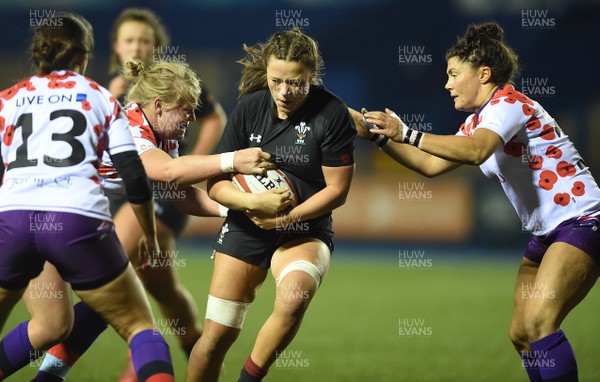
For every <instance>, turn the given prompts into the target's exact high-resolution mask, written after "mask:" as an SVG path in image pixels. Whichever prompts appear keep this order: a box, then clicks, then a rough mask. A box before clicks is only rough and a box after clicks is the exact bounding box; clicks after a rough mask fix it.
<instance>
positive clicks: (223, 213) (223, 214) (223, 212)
mask: <svg viewBox="0 0 600 382" xmlns="http://www.w3.org/2000/svg"><path fill="white" fill-rule="evenodd" d="M217 205H218V207H219V216H220V217H222V218H226V217H227V212H229V208H227V207H225V206H224V205H222V204H218V203H217Z"/></svg>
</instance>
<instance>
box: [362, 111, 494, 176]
mask: <svg viewBox="0 0 600 382" xmlns="http://www.w3.org/2000/svg"><path fill="white" fill-rule="evenodd" d="M365 118H366V121H367V123H372V124H374V125H376V126H377V127H378V128H374V129H370V130H369V131H370V132H371V133H373V134H381V135H385V136H386V137H388V138H390V139H392V140H393V141H394V142H397V143H405V144H410V145H413V146H416V147H418V148H419V149H420V150H421V151H424V152H426V153H429V154H431V155H434V156H436V157H438V158H442V159H445V160H447V161H452V162H456V163H463V164H472V165H477V166H478V165H480V164H482V163H483V162H485V161H486V160H487V159H488V158H489V157H490V156H491V155H492V153H494V151H496V150H497V149H498V148H499V147H500V146H502V138H500V136H499V135H498V134H496V133H494V132H493V131H491V130H489V129H477V130H476V131H475V133H474V134H473V136H472V137H465V136H459V135H436V134H429V133H422V132H418V131H415V130H411V129H409V128H407V126H406V125H405V124H404V123H403V122H402V121H401V120H400V118H399V117H398V116H397V115H396V113H394V112H393V111H392V110H390V109H387V108H386V109H385V113H383V112H367V113H365ZM394 120H395V122H394Z"/></svg>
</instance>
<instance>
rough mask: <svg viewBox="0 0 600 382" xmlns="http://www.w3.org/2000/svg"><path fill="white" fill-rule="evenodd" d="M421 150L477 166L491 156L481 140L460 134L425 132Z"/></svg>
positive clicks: (452, 160) (449, 159)
mask: <svg viewBox="0 0 600 382" xmlns="http://www.w3.org/2000/svg"><path fill="white" fill-rule="evenodd" d="M421 150H422V151H424V152H426V153H429V154H431V155H435V156H436V157H439V158H442V159H446V160H448V161H451V162H457V163H462V164H471V165H477V166H478V165H480V164H481V163H483V162H485V160H486V159H487V157H488V156H489V155H487V153H486V147H485V145H483V144H482V143H481V142H478V141H476V140H474V139H473V138H471V137H464V136H458V135H436V134H425V135H424V136H423V138H422V143H421Z"/></svg>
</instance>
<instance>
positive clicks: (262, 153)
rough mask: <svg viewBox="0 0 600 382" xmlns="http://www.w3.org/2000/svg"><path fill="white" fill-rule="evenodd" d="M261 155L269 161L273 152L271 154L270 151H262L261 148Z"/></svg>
mask: <svg viewBox="0 0 600 382" xmlns="http://www.w3.org/2000/svg"><path fill="white" fill-rule="evenodd" d="M260 157H261V159H264V160H267V161H268V160H270V159H271V154H269V153H268V152H266V151H262V150H261V151H260Z"/></svg>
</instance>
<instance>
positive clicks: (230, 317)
mask: <svg viewBox="0 0 600 382" xmlns="http://www.w3.org/2000/svg"><path fill="white" fill-rule="evenodd" d="M249 308H250V303H248V302H239V301H231V300H224V299H222V298H218V297H215V296H211V295H210V294H209V295H208V303H207V304H206V316H205V318H206V319H207V320H211V321H214V322H216V323H219V324H221V325H224V326H227V327H230V328H234V329H241V328H242V327H243V326H244V320H245V319H246V314H247V313H248V309H249Z"/></svg>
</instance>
